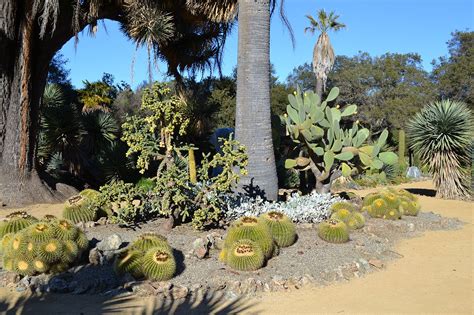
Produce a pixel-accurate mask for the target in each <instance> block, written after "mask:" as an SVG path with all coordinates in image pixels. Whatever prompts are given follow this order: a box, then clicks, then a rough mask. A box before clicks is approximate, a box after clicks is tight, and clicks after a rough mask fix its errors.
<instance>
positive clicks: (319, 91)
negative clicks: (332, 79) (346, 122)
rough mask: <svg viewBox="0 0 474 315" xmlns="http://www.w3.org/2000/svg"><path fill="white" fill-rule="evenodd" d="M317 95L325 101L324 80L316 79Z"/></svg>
mask: <svg viewBox="0 0 474 315" xmlns="http://www.w3.org/2000/svg"><path fill="white" fill-rule="evenodd" d="M316 94H317V95H318V96H319V99H321V100H322V99H323V79H321V78H316Z"/></svg>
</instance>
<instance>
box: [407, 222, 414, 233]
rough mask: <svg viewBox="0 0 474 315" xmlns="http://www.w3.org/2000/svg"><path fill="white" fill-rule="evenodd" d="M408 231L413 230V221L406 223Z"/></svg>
mask: <svg viewBox="0 0 474 315" xmlns="http://www.w3.org/2000/svg"><path fill="white" fill-rule="evenodd" d="M407 227H408V232H415V224H413V223H408V225H407Z"/></svg>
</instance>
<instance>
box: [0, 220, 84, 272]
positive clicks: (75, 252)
mask: <svg viewBox="0 0 474 315" xmlns="http://www.w3.org/2000/svg"><path fill="white" fill-rule="evenodd" d="M66 223H67V224H66ZM68 224H69V225H70V223H69V222H68V221H66V220H55V221H51V222H45V221H39V222H37V223H34V224H33V225H31V226H29V227H27V228H25V229H23V230H21V231H19V232H18V233H16V234H7V235H5V236H4V238H3V239H2V246H3V266H4V269H6V270H10V271H15V272H17V273H19V274H21V275H33V274H36V273H43V272H51V273H57V272H62V271H65V270H67V269H68V268H69V266H70V265H71V263H73V262H74V261H76V260H77V259H78V258H79V255H80V252H81V250H84V249H85V248H86V246H85V245H84V244H83V245H81V246H82V248H81V249H80V248H79V243H78V240H84V239H85V240H86V241H87V238H86V236H85V234H84V232H82V231H81V230H79V229H77V228H76V227H74V229H76V230H75V233H70V232H68V233H66V234H67V235H68V238H69V239H61V238H64V235H66V234H65V232H64V230H63V229H64V226H65V225H66V226H68V227H69V225H68ZM82 243H84V241H82Z"/></svg>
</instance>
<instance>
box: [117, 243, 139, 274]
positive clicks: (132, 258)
mask: <svg viewBox="0 0 474 315" xmlns="http://www.w3.org/2000/svg"><path fill="white" fill-rule="evenodd" d="M142 257H143V253H142V252H141V251H139V250H134V249H125V250H123V251H121V252H120V253H119V254H118V255H117V257H116V258H115V262H114V270H115V272H116V273H117V274H119V275H122V274H125V273H129V274H131V275H132V276H133V277H134V278H137V279H138V278H141V277H143V272H142V269H141V266H142Z"/></svg>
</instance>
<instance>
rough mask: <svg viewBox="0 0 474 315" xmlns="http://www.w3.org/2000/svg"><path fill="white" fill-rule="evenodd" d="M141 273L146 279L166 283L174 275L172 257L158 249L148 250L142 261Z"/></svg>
mask: <svg viewBox="0 0 474 315" xmlns="http://www.w3.org/2000/svg"><path fill="white" fill-rule="evenodd" d="M142 271H143V274H144V275H145V277H146V278H147V279H151V280H157V281H167V280H170V279H171V278H173V276H174V274H175V273H176V261H175V258H174V256H173V255H172V254H171V253H169V252H168V251H166V250H163V249H162V248H159V247H154V248H151V249H149V250H148V251H147V252H146V254H145V256H144V257H143V260H142Z"/></svg>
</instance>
